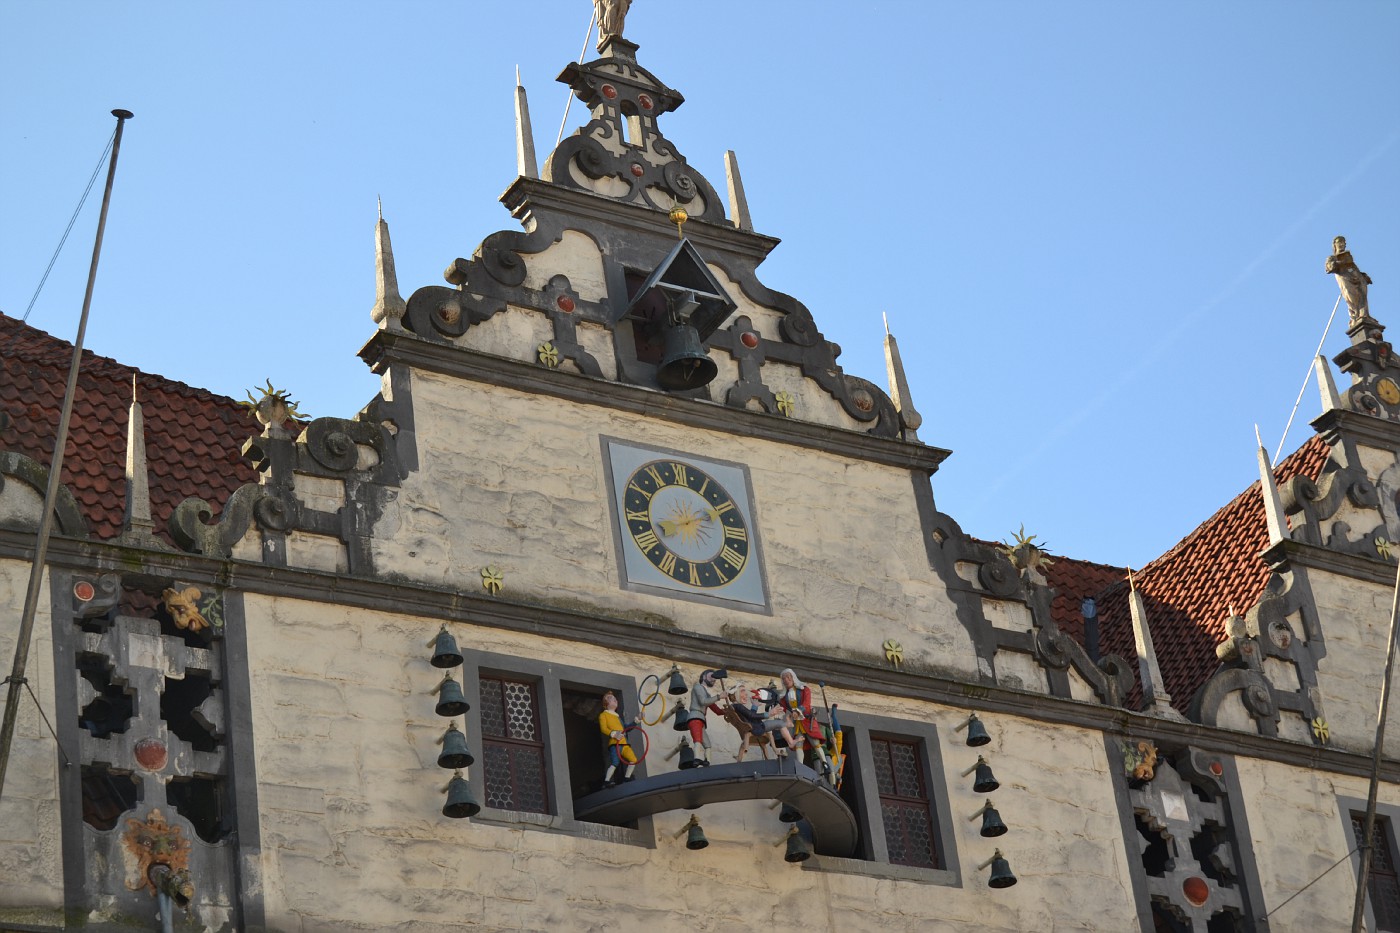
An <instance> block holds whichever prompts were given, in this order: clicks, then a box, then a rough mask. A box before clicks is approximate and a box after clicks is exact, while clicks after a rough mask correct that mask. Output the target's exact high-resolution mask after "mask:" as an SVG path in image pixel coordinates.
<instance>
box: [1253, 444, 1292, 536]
mask: <svg viewBox="0 0 1400 933" xmlns="http://www.w3.org/2000/svg"><path fill="white" fill-rule="evenodd" d="M1254 437H1255V439H1256V440H1257V441H1259V494H1260V495H1262V496H1263V497H1264V519H1265V521H1266V522H1268V525H1269V547H1273V546H1274V545H1275V544H1278V543H1279V542H1280V541H1282V540H1283V539H1284V538H1287V537H1288V530H1287V529H1288V525H1287V524H1286V523H1285V522H1284V520H1283V502H1282V501H1281V500H1280V499H1279V497H1278V484H1276V483H1275V482H1274V467H1273V464H1272V463H1270V462H1269V452H1268V451H1267V450H1265V449H1264V439H1263V437H1261V436H1260V434H1259V425H1257V424H1256V425H1255V426H1254Z"/></svg>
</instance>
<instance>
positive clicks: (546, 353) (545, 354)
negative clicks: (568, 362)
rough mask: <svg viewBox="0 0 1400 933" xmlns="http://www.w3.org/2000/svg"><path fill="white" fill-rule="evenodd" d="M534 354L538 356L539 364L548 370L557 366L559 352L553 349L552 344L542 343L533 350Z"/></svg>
mask: <svg viewBox="0 0 1400 933" xmlns="http://www.w3.org/2000/svg"><path fill="white" fill-rule="evenodd" d="M535 353H536V354H537V355H538V357H539V360H540V362H541V363H543V364H544V365H545V366H548V367H549V368H550V369H553V368H554V367H556V366H558V365H559V351H558V350H557V349H555V347H554V344H552V343H549V342H545V343H542V344H540V345H539V346H538V347H537V348H536V349H535Z"/></svg>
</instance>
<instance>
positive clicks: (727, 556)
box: [719, 544, 744, 570]
mask: <svg viewBox="0 0 1400 933" xmlns="http://www.w3.org/2000/svg"><path fill="white" fill-rule="evenodd" d="M719 559H720V560H722V561H724V562H725V563H726V564H728V565H729V566H731V567H733V568H734V569H735V570H738V569H740V568H741V567H743V566H744V555H742V554H740V553H739V552H738V551H736V550H734V549H733V548H732V547H730V546H729V545H727V544H726V545H725V546H724V550H722V551H720V552H719Z"/></svg>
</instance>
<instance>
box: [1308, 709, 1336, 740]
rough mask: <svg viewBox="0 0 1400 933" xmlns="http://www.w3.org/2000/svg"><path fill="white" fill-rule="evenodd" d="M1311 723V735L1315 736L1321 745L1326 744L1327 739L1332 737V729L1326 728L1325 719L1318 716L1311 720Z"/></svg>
mask: <svg viewBox="0 0 1400 933" xmlns="http://www.w3.org/2000/svg"><path fill="white" fill-rule="evenodd" d="M1311 725H1312V732H1313V735H1315V736H1317V740H1318V742H1320V743H1321V744H1323V745H1326V744H1327V740H1328V739H1330V738H1332V730H1331V729H1330V728H1328V726H1327V720H1325V719H1323V718H1322V717H1321V716H1319V717H1317V718H1316V719H1314V720H1313V721H1312V723H1311Z"/></svg>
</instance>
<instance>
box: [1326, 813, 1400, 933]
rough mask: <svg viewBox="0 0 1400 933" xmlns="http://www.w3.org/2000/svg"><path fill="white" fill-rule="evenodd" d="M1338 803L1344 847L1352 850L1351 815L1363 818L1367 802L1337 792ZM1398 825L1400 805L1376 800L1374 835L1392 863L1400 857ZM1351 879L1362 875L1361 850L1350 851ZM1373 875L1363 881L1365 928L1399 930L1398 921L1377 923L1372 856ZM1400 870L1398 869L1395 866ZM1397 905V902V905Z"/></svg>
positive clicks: (1398, 914) (1380, 931) (1399, 915)
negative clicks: (1382, 924)
mask: <svg viewBox="0 0 1400 933" xmlns="http://www.w3.org/2000/svg"><path fill="white" fill-rule="evenodd" d="M1337 806H1338V808H1339V809H1340V811H1341V815H1342V824H1343V827H1344V828H1345V830H1346V837H1345V838H1346V842H1347V848H1348V849H1351V848H1352V847H1353V846H1356V845H1358V843H1357V839H1356V834H1355V831H1354V830H1353V828H1352V820H1353V818H1360V819H1361V820H1363V821H1364V820H1365V818H1366V801H1364V800H1359V799H1357V798H1354V797H1343V796H1341V795H1338V797H1337ZM1397 825H1400V807H1396V806H1392V805H1390V804H1384V803H1380V802H1377V804H1376V838H1377V841H1378V842H1379V844H1380V845H1382V846H1384V847H1385V848H1386V850H1387V852H1388V853H1389V855H1390V857H1391V862H1392V864H1397V857H1400V845H1397V841H1400V840H1397V838H1396V826H1397ZM1351 864H1352V878H1353V879H1355V880H1357V881H1359V880H1360V878H1361V851H1360V849H1358V850H1357V851H1355V852H1353V853H1352V854H1351ZM1371 864H1372V868H1371V872H1372V876H1371V878H1369V879H1368V881H1367V884H1366V929H1368V930H1375V931H1377V933H1388V931H1396V930H1400V923H1397V922H1395V921H1393V920H1392V921H1387V922H1388V923H1389V924H1392V925H1388V926H1385V927H1382V926H1380V925H1379V924H1378V923H1377V922H1376V907H1375V895H1374V888H1373V885H1374V883H1375V880H1376V879H1375V861H1374V858H1373V859H1372V863H1371ZM1398 870H1400V869H1398ZM1396 908H1400V904H1397V905H1396ZM1395 915H1396V917H1397V918H1400V911H1397V912H1396V914H1395Z"/></svg>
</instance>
